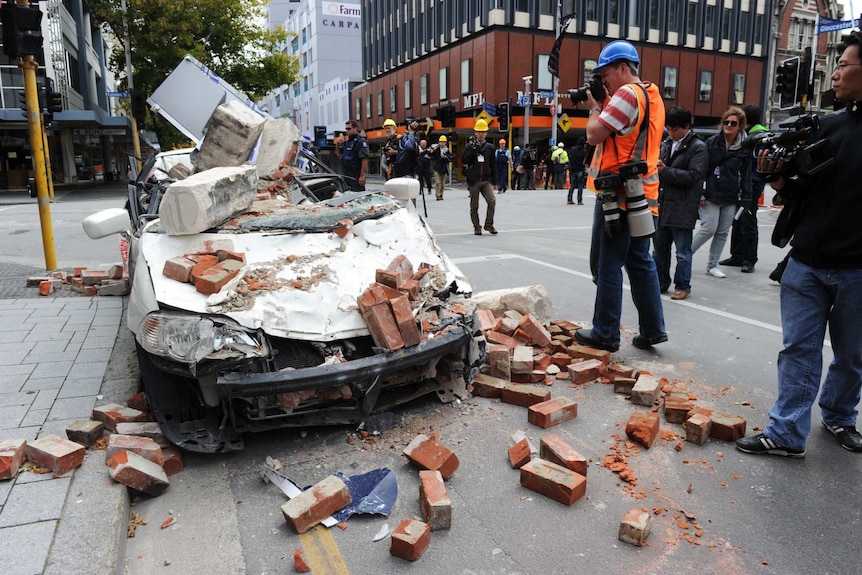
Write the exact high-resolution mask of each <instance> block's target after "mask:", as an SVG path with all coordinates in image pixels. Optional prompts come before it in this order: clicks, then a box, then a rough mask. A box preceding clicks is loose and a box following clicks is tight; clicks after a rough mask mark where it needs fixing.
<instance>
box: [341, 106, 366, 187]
mask: <svg viewBox="0 0 862 575" xmlns="http://www.w3.org/2000/svg"><path fill="white" fill-rule="evenodd" d="M335 153H336V155H337V156H338V157H339V158H341V173H342V174H344V175H345V176H346V180H347V186H348V187H349V188H350V189H351V190H353V191H356V192H362V191H365V174H366V173H367V172H368V157H369V151H368V142H367V141H366V140H365V138H364V137H363V136H360V135H359V123H358V122H357V121H356V120H347V121H346V122H344V137H343V138H342V139H341V140H339V141H338V142H337V143H336V144H335Z"/></svg>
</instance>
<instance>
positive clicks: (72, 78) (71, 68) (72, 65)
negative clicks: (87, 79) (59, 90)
mask: <svg viewBox="0 0 862 575" xmlns="http://www.w3.org/2000/svg"><path fill="white" fill-rule="evenodd" d="M66 54H67V55H68V57H69V65H68V66H67V67H66V73H67V74H68V76H69V87H70V88H72V89H73V90H75V91H76V92H78V93H79V94H80V93H81V77H80V76H79V75H78V59H77V58H75V57H74V56H72V55H71V54H69V53H68V52H67V53H66Z"/></svg>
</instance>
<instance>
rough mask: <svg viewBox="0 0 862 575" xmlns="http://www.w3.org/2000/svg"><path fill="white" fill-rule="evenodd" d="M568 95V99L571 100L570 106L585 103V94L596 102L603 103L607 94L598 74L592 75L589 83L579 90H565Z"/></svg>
mask: <svg viewBox="0 0 862 575" xmlns="http://www.w3.org/2000/svg"><path fill="white" fill-rule="evenodd" d="M566 91H567V92H568V93H569V97H570V98H571V99H572V104H580V103H581V102H586V101H587V93H588V92H589V93H590V94H592V95H593V99H594V100H595V101H596V102H599V103H601V102H604V101H605V98H606V97H607V92H605V86H604V84H602V77H601V76H599V75H598V74H593V75H592V77H591V78H590V81H589V82H587V83H586V84H584V85H583V86H581V87H580V88H572V89H570V90H566Z"/></svg>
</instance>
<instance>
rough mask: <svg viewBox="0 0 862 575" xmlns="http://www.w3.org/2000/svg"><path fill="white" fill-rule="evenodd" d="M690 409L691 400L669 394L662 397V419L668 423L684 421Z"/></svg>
mask: <svg viewBox="0 0 862 575" xmlns="http://www.w3.org/2000/svg"><path fill="white" fill-rule="evenodd" d="M689 410H691V401H689V399H688V396H687V395H686V397H685V399H682V398H680V397H675V396H672V395H669V396H667V397H665V398H664V420H665V421H667V422H668V423H684V422H685V420H686V419H688V412H689Z"/></svg>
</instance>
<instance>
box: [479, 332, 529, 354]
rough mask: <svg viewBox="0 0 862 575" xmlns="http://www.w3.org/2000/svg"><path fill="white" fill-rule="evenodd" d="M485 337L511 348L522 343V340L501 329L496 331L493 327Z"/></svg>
mask: <svg viewBox="0 0 862 575" xmlns="http://www.w3.org/2000/svg"><path fill="white" fill-rule="evenodd" d="M485 339H487V340H488V341H490V342H491V343H498V344H500V345H505V346H506V347H508V348H509V349H515V348H516V347H518V346H519V345H521V341H520V340H517V339H515V338H514V337H512V336H509V335H506V334H504V333H500V332H499V331H494V330H493V329H492V330H491V331H489V332H488V333H487V334H485Z"/></svg>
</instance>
